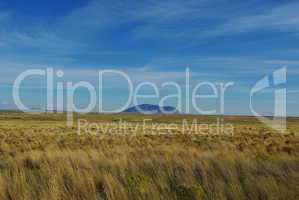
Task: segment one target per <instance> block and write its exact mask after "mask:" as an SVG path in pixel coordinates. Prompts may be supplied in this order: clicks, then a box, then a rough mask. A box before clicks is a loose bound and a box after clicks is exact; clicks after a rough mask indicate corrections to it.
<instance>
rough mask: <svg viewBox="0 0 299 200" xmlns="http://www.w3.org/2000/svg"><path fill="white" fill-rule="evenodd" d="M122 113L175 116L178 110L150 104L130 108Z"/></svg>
mask: <svg viewBox="0 0 299 200" xmlns="http://www.w3.org/2000/svg"><path fill="white" fill-rule="evenodd" d="M123 112H124V113H142V114H176V113H179V112H178V110H177V109H176V108H174V107H172V106H163V107H161V106H158V105H151V104H141V105H138V106H133V107H130V108H128V109H126V110H124V111H123Z"/></svg>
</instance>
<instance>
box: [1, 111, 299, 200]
mask: <svg viewBox="0 0 299 200" xmlns="http://www.w3.org/2000/svg"><path fill="white" fill-rule="evenodd" d="M77 117H80V118H84V119H87V120H89V121H93V122H111V121H115V120H116V119H118V118H122V119H125V120H127V121H131V122H138V121H142V119H143V118H145V116H139V115H95V114H90V115H83V116H77ZM146 117H147V118H149V117H150V118H152V119H153V121H155V122H157V123H162V122H163V123H173V122H178V123H179V121H180V120H182V118H184V119H187V120H189V121H192V120H193V119H194V118H196V119H198V120H199V121H205V122H212V121H213V120H215V116H207V117H203V116H197V117H195V116H179V115H177V116H146ZM225 120H226V121H228V122H231V123H233V124H234V127H235V129H234V135H209V134H202V135H201V134H189V135H184V134H180V133H177V134H161V135H159V134H157V135H142V134H141V135H136V136H134V137H129V136H128V135H117V136H105V137H103V136H101V135H89V134H82V135H78V134H77V127H76V126H77V125H75V126H74V127H71V128H68V127H66V125H65V116H64V115H63V114H48V115H46V114H43V115H29V114H22V113H0V158H1V159H0V199H13V200H16V199H22V200H23V199H24V200H34V199H44V200H60V199H88V200H90V199H91V200H92V199H103V200H105V199H109V200H110V199H111V200H122V199H123V200H134V199H136V200H137V199H154V200H159V199H161V200H167V199H169V200H172V199H178V200H180V199H181V200H193V199H217V200H218V199H236V200H237V199H282V200H285V199H294V200H295V199H299V157H298V156H299V119H295V118H290V119H288V132H287V133H286V134H283V135H282V134H278V133H275V132H274V131H273V130H270V129H268V128H267V127H265V126H264V125H262V124H261V123H259V122H258V121H257V120H255V119H253V118H250V117H225Z"/></svg>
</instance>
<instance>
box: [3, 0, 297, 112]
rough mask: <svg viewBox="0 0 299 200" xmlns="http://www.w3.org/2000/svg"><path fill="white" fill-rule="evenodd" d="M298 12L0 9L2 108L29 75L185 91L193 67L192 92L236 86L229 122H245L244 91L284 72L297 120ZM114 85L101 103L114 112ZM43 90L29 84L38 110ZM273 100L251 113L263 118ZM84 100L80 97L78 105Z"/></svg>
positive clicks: (83, 4) (210, 6) (163, 5)
mask: <svg viewBox="0 0 299 200" xmlns="http://www.w3.org/2000/svg"><path fill="white" fill-rule="evenodd" d="M298 10H299V2H298V1H295V0H294V1H287V0H281V1H274V0H268V1H260V0H252V1H243V0H231V1H229V0H213V1H210V0H189V1H188V0H172V1H157V0H150V1H140V0H138V1H137V0H136V1H129V0H125V1H114V0H110V1H104V0H72V1H71V0H59V1H58V0H51V1H33V0H27V1H21V0H10V1H3V0H0V47H1V48H0V69H1V75H0V77H1V79H0V108H1V109H12V108H15V105H14V102H13V100H12V92H11V91H12V85H13V83H14V80H15V79H16V77H17V76H18V75H19V74H20V73H21V72H23V71H24V70H27V69H32V68H42V69H45V68H47V67H53V68H55V69H62V70H64V72H65V79H66V80H69V81H74V82H76V81H89V82H91V83H94V84H96V81H97V76H96V75H97V71H99V70H103V69H118V70H123V71H125V72H127V73H128V74H130V75H131V76H132V79H133V81H134V83H138V82H140V81H144V80H146V81H151V82H154V83H157V84H160V83H162V82H165V81H176V82H178V83H179V84H181V85H182V86H183V82H184V71H185V68H186V67H189V68H190V70H191V75H192V83H196V82H202V81H211V82H227V81H234V82H235V83H236V84H235V85H236V86H235V87H234V88H232V89H231V90H230V92H229V93H227V97H226V105H225V108H226V113H227V114H250V112H249V107H248V102H249V96H248V95H249V91H250V88H251V87H252V86H253V85H254V84H255V83H256V82H257V81H258V80H259V79H261V78H262V77H263V76H264V75H266V74H271V73H272V72H273V71H274V70H275V69H278V68H281V67H283V66H287V69H288V83H287V91H288V93H287V111H288V114H289V115H299V109H298V108H299V100H298V99H299V88H298V86H299V79H298V78H299V13H298ZM108 81H109V80H108ZM110 82H111V83H109V84H106V85H108V86H107V88H106V89H107V90H105V94H106V101H105V102H106V104H107V105H106V106H107V107H114V106H117V105H118V104H119V102H122V101H123V99H124V98H125V93H126V92H125V90H124V88H123V83H121V81H120V82H118V81H113V82H112V81H110ZM44 88H45V83H44V82H43V81H42V80H35V79H32V80H28V82H26V85H25V86H24V88H22V95H23V96H24V99H25V100H24V101H26V103H27V104H28V105H30V106H32V107H43V106H44V101H45V100H44V99H45V97H44V96H45V95H44ZM111 88H112V89H111ZM165 93H167V91H165ZM270 93H271V90H269V91H266V92H265V93H264V94H261V96H260V98H259V100H258V101H257V105H256V106H257V107H259V108H260V109H262V110H263V112H265V113H267V114H271V109H272V104H273V102H272V100H273V96H271V94H270ZM87 96H88V95H86V94H85V93H84V91H79V92H78V94H77V96H76V101H78V102H79V104H82V105H83V104H84V103H85V102H87V101H88V98H87ZM153 103H154V102H153ZM169 104H173V102H169ZM208 104H209V102H208V103H207V106H211V105H208Z"/></svg>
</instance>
